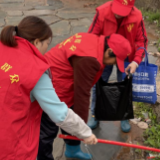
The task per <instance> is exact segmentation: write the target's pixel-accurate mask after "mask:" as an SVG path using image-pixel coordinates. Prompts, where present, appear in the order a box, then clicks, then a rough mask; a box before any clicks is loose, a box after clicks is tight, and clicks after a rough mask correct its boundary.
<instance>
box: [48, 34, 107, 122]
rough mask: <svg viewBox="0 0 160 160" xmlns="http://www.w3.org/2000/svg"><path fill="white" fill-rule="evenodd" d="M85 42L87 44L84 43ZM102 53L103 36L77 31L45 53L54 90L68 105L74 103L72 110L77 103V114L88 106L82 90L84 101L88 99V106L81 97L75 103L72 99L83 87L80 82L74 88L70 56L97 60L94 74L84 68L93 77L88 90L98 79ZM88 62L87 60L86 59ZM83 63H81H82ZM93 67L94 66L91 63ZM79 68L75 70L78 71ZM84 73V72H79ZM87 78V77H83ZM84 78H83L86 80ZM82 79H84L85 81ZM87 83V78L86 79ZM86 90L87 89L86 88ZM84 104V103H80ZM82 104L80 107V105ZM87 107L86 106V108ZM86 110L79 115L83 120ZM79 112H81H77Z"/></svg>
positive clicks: (86, 94)
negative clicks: (97, 66) (79, 101)
mask: <svg viewBox="0 0 160 160" xmlns="http://www.w3.org/2000/svg"><path fill="white" fill-rule="evenodd" d="M86 44H87V45H86ZM103 54H104V36H100V37H98V36H96V35H94V34H88V33H79V34H76V35H75V36H73V37H70V38H68V39H67V40H65V41H63V42H62V43H60V44H58V45H57V46H55V47H54V48H52V49H51V50H50V51H48V52H47V53H46V54H45V58H46V60H47V61H48V63H49V65H50V69H51V73H52V82H53V86H54V88H55V91H56V93H57V95H58V97H59V98H60V100H61V101H62V102H65V103H66V104H67V105H68V107H72V106H73V104H74V111H75V112H76V108H77V105H78V108H79V111H78V112H76V113H77V114H79V115H80V114H81V113H82V112H83V109H82V108H87V107H89V97H88V93H86V92H85V91H84V92H85V93H84V92H83V93H82V94H83V95H84V96H86V98H85V99H86V101H88V106H86V104H84V100H83V99H82V98H81V101H82V102H81V104H76V102H77V101H74V98H75V97H77V98H80V97H82V95H78V96H77V94H78V92H80V90H81V89H82V88H83V85H82V84H83V82H81V84H80V85H81V86H79V89H77V91H75V90H76V88H75V87H74V82H75V81H76V78H77V77H75V73H74V69H73V67H72V65H71V63H70V58H71V57H73V56H78V57H94V59H95V61H96V62H97V61H98V63H99V64H98V65H99V66H100V67H99V70H97V72H96V75H91V72H90V70H89V69H87V68H86V71H84V72H86V73H87V74H88V75H89V78H88V79H91V78H90V77H92V76H95V77H93V80H91V81H92V82H91V83H92V84H90V83H89V84H88V86H90V85H91V86H90V88H89V92H90V89H91V87H92V86H93V85H94V84H95V83H96V82H97V81H98V79H99V78H100V76H101V74H102V72H103V68H104V65H103ZM88 62H89V61H88ZM82 65H83V64H82ZM93 67H94V68H96V66H94V65H93ZM79 70H80V69H78V70H77V72H79ZM80 74H84V73H80ZM85 78H86V79H87V77H85ZM86 79H85V80H86ZM85 80H84V81H85ZM86 83H88V80H86ZM76 87H77V86H76ZM86 90H87V89H86ZM74 91H75V92H74ZM82 104H84V105H82ZM81 105H82V107H80V106H81ZM87 109H88V108H87ZM87 109H86V110H85V111H86V115H84V116H83V114H84V112H83V113H82V114H81V115H82V116H81V115H80V116H81V117H82V118H83V119H84V120H85V121H86V120H87V117H88V114H87V113H88V112H87ZM79 112H81V113H79Z"/></svg>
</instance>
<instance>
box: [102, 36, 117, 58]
mask: <svg viewBox="0 0 160 160" xmlns="http://www.w3.org/2000/svg"><path fill="white" fill-rule="evenodd" d="M109 38H110V36H106V37H105V40H104V52H106V50H107V49H108V48H110V47H109V45H108V43H107V41H108V39H109ZM108 54H109V57H116V55H115V54H114V53H113V52H109V53H108Z"/></svg>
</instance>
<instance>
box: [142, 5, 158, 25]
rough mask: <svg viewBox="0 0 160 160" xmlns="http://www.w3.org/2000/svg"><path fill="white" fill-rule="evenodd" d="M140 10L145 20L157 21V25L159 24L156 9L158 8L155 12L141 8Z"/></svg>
mask: <svg viewBox="0 0 160 160" xmlns="http://www.w3.org/2000/svg"><path fill="white" fill-rule="evenodd" d="M140 10H141V12H142V15H143V17H145V18H146V19H147V21H149V22H154V21H155V22H156V23H157V25H158V26H159V20H160V11H158V10H157V11H156V12H153V11H146V10H144V9H143V8H142V9H140Z"/></svg>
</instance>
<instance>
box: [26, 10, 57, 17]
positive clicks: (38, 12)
mask: <svg viewBox="0 0 160 160" xmlns="http://www.w3.org/2000/svg"><path fill="white" fill-rule="evenodd" d="M23 13H24V15H25V16H32V15H34V16H47V15H55V11H53V10H31V11H24V12H23Z"/></svg>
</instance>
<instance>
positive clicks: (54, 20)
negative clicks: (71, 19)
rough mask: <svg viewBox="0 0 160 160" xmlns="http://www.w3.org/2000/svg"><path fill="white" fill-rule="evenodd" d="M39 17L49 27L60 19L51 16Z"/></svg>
mask: <svg viewBox="0 0 160 160" xmlns="http://www.w3.org/2000/svg"><path fill="white" fill-rule="evenodd" d="M39 17H40V18H42V19H44V20H45V21H46V22H47V23H48V24H49V25H50V24H53V23H55V22H58V21H60V19H59V18H58V17H56V16H54V15H53V16H39Z"/></svg>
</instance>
